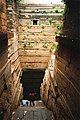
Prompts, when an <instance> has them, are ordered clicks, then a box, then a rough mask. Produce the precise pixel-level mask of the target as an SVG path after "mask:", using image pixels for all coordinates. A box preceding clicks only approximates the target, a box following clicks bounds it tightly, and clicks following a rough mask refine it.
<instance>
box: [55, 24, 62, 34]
mask: <svg viewBox="0 0 80 120" xmlns="http://www.w3.org/2000/svg"><path fill="white" fill-rule="evenodd" d="M62 27H63V25H62V24H58V25H57V26H56V28H57V30H56V32H55V35H60V33H61V30H62Z"/></svg>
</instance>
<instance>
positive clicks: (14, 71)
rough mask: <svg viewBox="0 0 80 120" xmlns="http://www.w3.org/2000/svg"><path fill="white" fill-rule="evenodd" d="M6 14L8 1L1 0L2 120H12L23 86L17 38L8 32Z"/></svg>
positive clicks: (0, 115)
mask: <svg viewBox="0 0 80 120" xmlns="http://www.w3.org/2000/svg"><path fill="white" fill-rule="evenodd" d="M6 12H7V11H6V1H5V0H0V119H3V120H10V116H11V112H12V111H13V110H14V109H15V108H17V107H18V104H19V100H20V94H21V91H22V86H21V84H20V78H19V74H20V71H21V69H20V64H19V59H18V51H17V36H16V35H14V34H13V33H11V34H10V33H9V32H8V29H7V14H6ZM11 17H12V16H11ZM10 31H11V29H10ZM8 33H9V34H8ZM15 45H16V46H15ZM15 88H16V89H15Z"/></svg>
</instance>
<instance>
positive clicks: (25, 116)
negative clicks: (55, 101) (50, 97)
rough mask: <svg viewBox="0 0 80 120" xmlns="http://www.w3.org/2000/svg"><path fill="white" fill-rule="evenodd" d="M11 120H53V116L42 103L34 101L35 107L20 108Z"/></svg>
mask: <svg viewBox="0 0 80 120" xmlns="http://www.w3.org/2000/svg"><path fill="white" fill-rule="evenodd" d="M11 120H54V118H53V114H52V112H51V111H49V110H48V109H47V108H46V107H45V106H44V105H43V103H42V101H41V100H40V101H35V106H33V107H32V106H20V107H19V108H18V109H17V110H16V111H15V112H13V116H12V119H11Z"/></svg>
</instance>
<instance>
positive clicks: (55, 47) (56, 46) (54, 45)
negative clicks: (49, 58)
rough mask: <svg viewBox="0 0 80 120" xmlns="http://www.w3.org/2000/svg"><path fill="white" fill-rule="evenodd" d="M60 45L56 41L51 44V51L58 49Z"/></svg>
mask: <svg viewBox="0 0 80 120" xmlns="http://www.w3.org/2000/svg"><path fill="white" fill-rule="evenodd" d="M58 49H59V48H58V45H56V44H55V43H53V45H52V46H51V49H50V52H52V51H58Z"/></svg>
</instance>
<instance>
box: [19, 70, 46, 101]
mask: <svg viewBox="0 0 80 120" xmlns="http://www.w3.org/2000/svg"><path fill="white" fill-rule="evenodd" d="M44 72H45V70H44V69H26V70H23V73H22V77H21V83H22V86H23V99H24V100H27V99H29V93H30V92H31V91H33V92H35V93H36V98H35V100H40V99H41V98H40V86H41V83H42V81H43V77H44Z"/></svg>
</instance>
